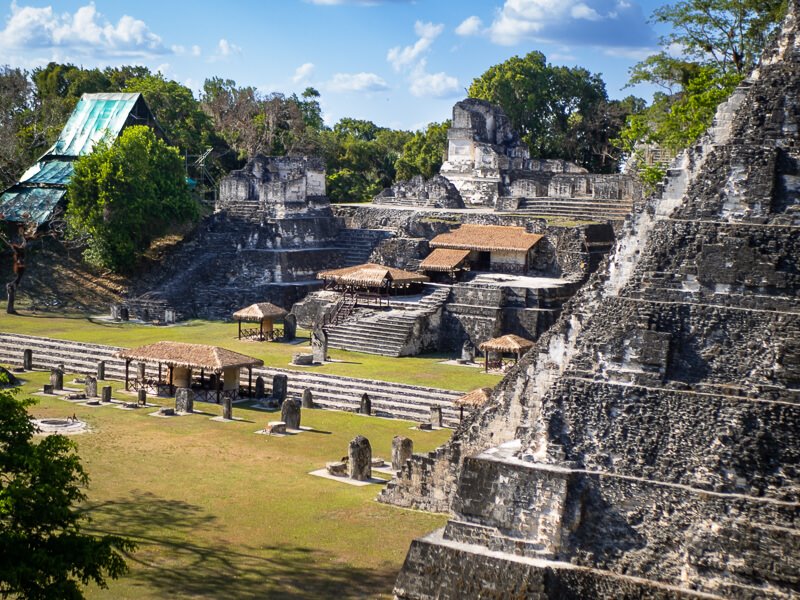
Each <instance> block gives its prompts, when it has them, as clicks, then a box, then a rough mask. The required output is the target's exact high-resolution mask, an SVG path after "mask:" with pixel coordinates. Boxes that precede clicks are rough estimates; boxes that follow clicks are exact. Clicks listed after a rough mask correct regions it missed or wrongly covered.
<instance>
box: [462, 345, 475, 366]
mask: <svg viewBox="0 0 800 600" xmlns="http://www.w3.org/2000/svg"><path fill="white" fill-rule="evenodd" d="M461 360H462V361H464V362H468V363H471V362H475V345H474V344H473V343H472V342H471V341H470V340H467V341H465V342H464V344H463V345H462V346H461Z"/></svg>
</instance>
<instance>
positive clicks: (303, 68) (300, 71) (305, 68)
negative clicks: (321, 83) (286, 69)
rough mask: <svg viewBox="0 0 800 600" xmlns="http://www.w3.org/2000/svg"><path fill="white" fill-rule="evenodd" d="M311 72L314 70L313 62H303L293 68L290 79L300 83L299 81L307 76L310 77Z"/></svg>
mask: <svg viewBox="0 0 800 600" xmlns="http://www.w3.org/2000/svg"><path fill="white" fill-rule="evenodd" d="M313 72H314V63H310V62H307V63H303V64H302V65H300V66H299V67H297V68H296V69H295V70H294V75H293V76H292V81H293V82H295V83H300V82H301V81H305V80H307V79H308V78H309V77H311V73H313Z"/></svg>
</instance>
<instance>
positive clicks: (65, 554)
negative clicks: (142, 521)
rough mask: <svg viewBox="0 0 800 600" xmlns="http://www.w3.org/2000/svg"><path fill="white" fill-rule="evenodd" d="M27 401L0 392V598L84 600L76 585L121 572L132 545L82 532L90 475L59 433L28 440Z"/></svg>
mask: <svg viewBox="0 0 800 600" xmlns="http://www.w3.org/2000/svg"><path fill="white" fill-rule="evenodd" d="M33 403H34V402H33V400H30V399H28V400H21V401H20V400H17V399H16V398H15V397H14V392H13V391H12V390H9V389H2V390H0V596H2V597H3V598H6V597H9V596H12V597H23V598H32V599H46V598H83V591H82V586H84V585H87V584H89V583H90V582H93V583H95V584H97V585H99V586H101V587H107V585H106V578H107V577H109V578H111V579H117V578H118V577H119V576H121V575H123V574H124V573H125V572H126V571H127V566H126V564H125V559H124V558H123V555H122V553H124V552H131V551H133V550H134V549H135V545H134V544H133V542H131V541H129V540H126V539H123V538H120V537H117V536H110V535H106V536H102V537H96V536H93V535H89V534H86V533H84V532H83V531H82V529H81V527H82V525H83V524H84V523H85V521H86V518H85V517H84V516H83V515H82V514H81V513H80V512H79V511H78V510H77V509H76V505H77V504H79V503H80V502H82V501H83V500H84V499H85V495H84V492H83V489H84V488H85V486H86V485H87V484H88V481H89V478H88V476H87V475H86V472H85V471H84V470H83V467H82V466H81V463H80V459H79V457H78V455H77V454H76V452H75V444H74V443H73V442H71V441H69V440H68V439H67V438H65V437H64V436H60V435H51V436H48V437H46V438H44V439H42V440H41V441H39V442H38V443H35V442H34V440H33V436H34V433H35V427H34V425H33V423H32V422H31V421H30V419H29V418H28V412H27V407H29V406H30V405H32V404H33Z"/></svg>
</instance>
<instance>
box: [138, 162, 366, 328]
mask: <svg viewBox="0 0 800 600" xmlns="http://www.w3.org/2000/svg"><path fill="white" fill-rule="evenodd" d="M339 234H340V225H339V222H338V221H337V220H336V218H335V217H334V216H333V213H332V212H331V207H330V202H329V200H328V198H327V196H326V195H325V167H324V163H323V161H322V159H318V158H307V157H296V156H285V157H266V156H257V157H255V158H253V159H252V160H250V161H249V162H248V163H247V165H246V166H245V167H244V168H243V169H241V170H238V171H233V172H232V173H231V174H230V175H228V176H227V177H226V178H225V179H223V180H222V181H221V182H220V190H219V198H218V200H217V203H216V206H215V212H214V214H213V215H212V216H210V217H209V218H207V219H206V220H205V222H204V223H202V224H201V225H200V226H199V227H198V228H197V229H196V230H195V231H194V232H193V234H192V235H191V236H190V237H189V238H188V239H187V240H185V241H184V243H182V244H181V245H180V247H179V248H178V249H177V250H176V252H175V254H174V255H173V256H171V257H169V259H168V260H167V261H165V263H166V268H165V269H162V270H160V271H159V273H158V275H159V279H158V280H156V281H144V282H140V284H139V287H140V288H141V287H146V288H147V291H146V292H145V293H143V294H140V295H138V296H137V297H136V298H134V299H133V300H132V301H131V302H130V305H131V308H132V309H133V312H134V313H135V314H136V315H137V316H139V317H140V318H144V319H145V320H150V319H156V320H163V319H162V316H161V315H163V314H164V313H165V311H166V310H168V309H172V311H173V312H174V313H176V315H177V317H178V318H188V317H195V316H202V317H220V316H225V317H227V316H228V314H229V313H230V312H231V310H232V309H234V310H235V309H236V308H237V307H241V306H243V305H246V304H247V303H249V302H264V301H269V302H273V303H275V304H278V305H281V306H289V305H291V303H292V302H295V301H296V300H298V299H300V298H302V297H303V296H305V295H306V294H307V293H308V292H309V291H310V290H312V289H316V288H318V287H319V282H318V281H317V280H316V279H315V275H316V272H317V271H318V270H320V269H323V268H332V267H338V266H341V265H342V264H343V262H344V261H345V258H344V256H343V255H344V249H343V248H342V245H341V240H340V239H339ZM370 248H371V247H370Z"/></svg>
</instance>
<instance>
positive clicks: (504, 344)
mask: <svg viewBox="0 0 800 600" xmlns="http://www.w3.org/2000/svg"><path fill="white" fill-rule="evenodd" d="M533 345H534V344H533V342H532V341H530V340H526V339H525V338H523V337H519V336H518V335H514V334H513V333H509V334H508V335H504V336H502V337H498V338H494V339H491V340H487V341H485V342H483V343H482V344H481V345H480V346H478V347H479V348H480V349H481V350H483V351H484V352H486V351H489V352H514V353H519V354H521V353H523V352H527V351H528V350H530V349H531V348H533Z"/></svg>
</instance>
